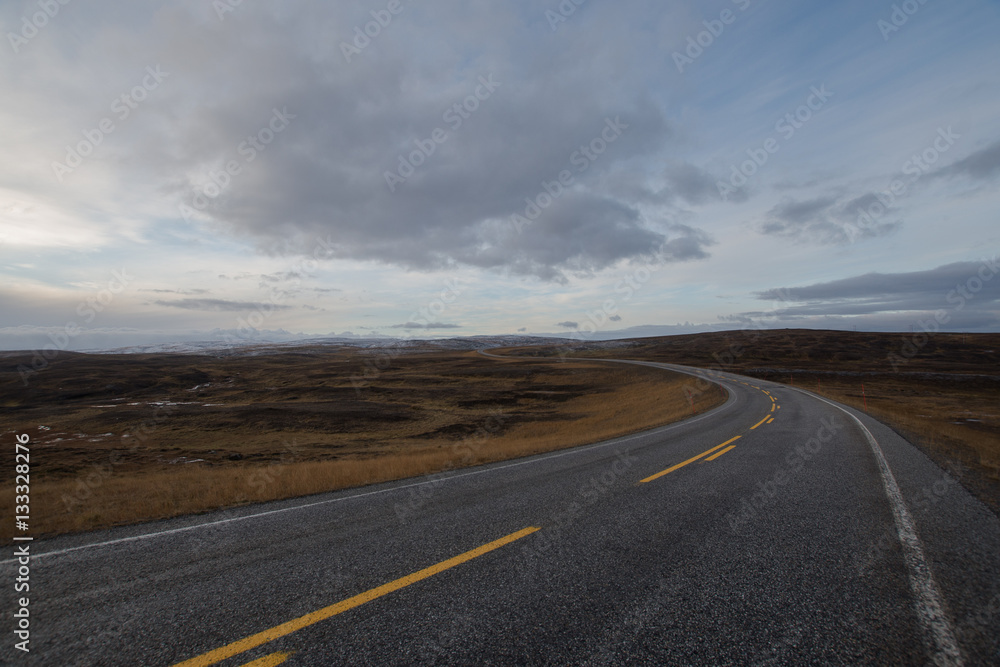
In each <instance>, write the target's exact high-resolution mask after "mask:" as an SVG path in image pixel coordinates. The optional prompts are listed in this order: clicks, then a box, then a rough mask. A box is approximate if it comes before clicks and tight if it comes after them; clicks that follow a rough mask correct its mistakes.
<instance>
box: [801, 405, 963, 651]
mask: <svg viewBox="0 0 1000 667" xmlns="http://www.w3.org/2000/svg"><path fill="white" fill-rule="evenodd" d="M789 389H794V390H795V391H798V392H800V393H803V394H806V395H807V396H811V397H812V398H815V399H817V400H820V401H823V402H824V403H826V404H828V405H832V406H833V407H835V408H837V409H838V410H840V411H841V412H843V413H844V414H846V415H847V416H849V417H850V418H851V419H853V420H854V421H855V422H856V423H857V425H858V426H860V427H861V430H862V431H863V432H864V434H865V437H866V438H867V439H868V444H869V445H870V446H871V450H872V452H873V453H874V454H875V460H876V461H877V462H878V467H879V472H880V473H881V475H882V484H883V486H885V494H886V496H888V498H889V504H890V505H891V507H892V514H893V517H894V518H895V520H896V531H897V533H898V534H899V542H900V544H902V546H903V557H904V559H905V560H906V567H907V574H908V575H909V579H910V587H911V588H912V589H913V592H914V594H915V595H916V598H917V599H916V600H915V601H914V602H915V604H916V611H917V616H918V617H919V619H920V624H921V625H922V626H923V627H924V631H925V632H926V633H928V634H930V635H931V638H932V640H933V642H932V643H931V647H930V648H931V652H932V653H933V656H932V658H933V660H934V663H935V664H937V665H956V666H957V665H962V664H964V663H963V661H962V652H961V650H960V649H959V647H958V642H957V641H956V640H955V633H954V631H953V630H952V629H951V625H950V624H949V623H948V617H947V616H946V615H945V613H944V604H943V602H942V600H941V593H940V592H939V591H938V587H937V584H936V583H935V582H934V575H933V573H932V572H931V568H930V566H929V565H928V563H927V557H926V556H925V555H924V550H923V547H922V546H921V544H920V538H919V537H918V536H917V528H916V523H915V522H914V520H913V516H912V515H911V514H910V511H909V510H908V509H907V508H906V503H905V502H904V501H903V494H902V493H901V492H900V490H899V485H898V484H896V478H895V477H894V476H893V474H892V470H890V469H889V462H888V461H886V459H885V454H884V453H883V452H882V448H881V447H880V446H879V444H878V441H877V440H876V439H875V436H873V435H872V433H871V431H869V430H868V427H866V426H865V425H864V424H863V423H862V422H861V420H860V419H858V418H857V417H856V416H855V415H854V414H853V413H851V412H850V411H848V410H847V409H845V408H843V407H841V406H839V405H837V404H836V403H834V402H832V401H828V400H827V399H825V398H822V397H820V396H817V395H815V394H813V393H812V392H808V391H803V390H802V389H799V388H797V387H789Z"/></svg>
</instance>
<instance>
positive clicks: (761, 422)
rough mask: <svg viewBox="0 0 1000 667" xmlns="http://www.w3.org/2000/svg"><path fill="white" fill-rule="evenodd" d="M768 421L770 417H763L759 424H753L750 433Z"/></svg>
mask: <svg viewBox="0 0 1000 667" xmlns="http://www.w3.org/2000/svg"><path fill="white" fill-rule="evenodd" d="M768 419H770V415H768V416H767V417H764V418H763V419H761V420H760V421H759V422H757V423H756V424H754V425H753V426H751V427H750V430H751V431H752V430H754V429H755V428H757V427H758V426H760V425H761V424H763V423H764V422H766V421H767V420H768Z"/></svg>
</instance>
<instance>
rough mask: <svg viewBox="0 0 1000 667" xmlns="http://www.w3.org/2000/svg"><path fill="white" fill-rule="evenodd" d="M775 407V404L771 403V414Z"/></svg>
mask: <svg viewBox="0 0 1000 667" xmlns="http://www.w3.org/2000/svg"><path fill="white" fill-rule="evenodd" d="M777 405H778V404H777V403H771V412H774V408H776V407H777Z"/></svg>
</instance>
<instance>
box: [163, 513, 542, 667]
mask: <svg viewBox="0 0 1000 667" xmlns="http://www.w3.org/2000/svg"><path fill="white" fill-rule="evenodd" d="M539 530H541V527H540V526H530V527H528V528H524V529H523V530H519V531H517V532H516V533H511V534H510V535H507V536H506V537H501V538H500V539H499V540H494V541H493V542H490V543H489V544H484V545H482V546H481V547H476V548H475V549H472V550H471V551H466V552H465V553H464V554H459V555H458V556H455V557H454V558H449V559H448V560H445V561H441V562H440V563H438V564H437V565H431V566H430V567H427V568H424V569H423V570H420V571H419V572H414V573H413V574H408V575H406V576H405V577H400V578H399V579H396V580H395V581H390V582H389V583H387V584H382V585H381V586H379V587H377V588H373V589H371V590H370V591H365V592H364V593H359V594H358V595H355V596H354V597H350V598H347V599H346V600H343V601H341V602H338V603H336V604H332V605H330V606H329V607H324V608H322V609H319V610H317V611H314V612H311V613H308V614H306V615H305V616H300V617H299V618H296V619H293V620H291V621H288V622H286V623H282V624H281V625H276V626H275V627H273V628H271V629H270V630H264V631H263V632H258V633H257V634H255V635H250V636H249V637H246V638H245V639H241V640H239V641H235V642H233V643H232V644H227V645H226V646H223V647H221V648H217V649H215V650H214V651H209V652H208V653H204V654H202V655H199V656H197V657H195V658H191V659H190V660H185V661H184V662H179V663H177V664H176V665H175V666H174V667H205V666H206V665H214V664H216V663H218V662H222V661H223V660H225V659H227V658H231V657H233V656H234V655H239V654H240V653H243V652H245V651H249V650H250V649H252V648H257V647H258V646H261V645H263V644H266V643H268V642H271V641H274V640H275V639H279V638H281V637H284V636H285V635H290V634H291V633H293V632H295V631H296V630H301V629H302V628H305V627H308V626H310V625H313V624H315V623H319V622H320V621H325V620H326V619H328V618H330V617H331V616H336V615H337V614H342V613H343V612H345V611H347V610H349V609H354V608H355V607H358V606H361V605H363V604H364V603H366V602H371V601H372V600H374V599H376V598H380V597H382V596H383V595H387V594H389V593H392V592H393V591H398V590H399V589H400V588H405V587H406V586H409V585H410V584H415V583H417V582H418V581H422V580H423V579H427V578H428V577H433V576H434V575H435V574H438V573H439V572H444V571H445V570H448V569H451V568H453V567H455V566H456V565H461V564H462V563H466V562H468V561H470V560H472V559H473V558H478V557H479V556H482V555H483V554H486V553H489V552H490V551H493V550H494V549H499V548H500V547H502V546H506V545H508V544H510V543H511V542H515V541H517V540H519V539H521V538H522V537H527V536H528V535H531V534H532V533H534V532H536V531H539ZM287 655H288V654H274V655H273V656H266V657H265V658H262V659H261V660H265V659H266V658H272V660H271V661H269V662H258V661H254V662H255V663H256V664H257V665H263V664H267V665H275V664H280V662H284V658H286V657H287ZM274 659H279V660H280V662H274V661H273V660H274ZM250 664H251V665H253V664H254V663H250Z"/></svg>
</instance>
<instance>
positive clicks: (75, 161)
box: [0, 0, 1000, 349]
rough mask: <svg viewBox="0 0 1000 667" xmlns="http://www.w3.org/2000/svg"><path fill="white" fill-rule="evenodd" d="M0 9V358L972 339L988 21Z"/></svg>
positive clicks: (706, 11) (824, 14) (679, 6)
mask: <svg viewBox="0 0 1000 667" xmlns="http://www.w3.org/2000/svg"><path fill="white" fill-rule="evenodd" d="M63 1H65V0H63ZM580 1H581V0H576V2H580ZM0 22H2V28H3V33H4V43H3V44H2V45H0V53H2V55H0V99H2V100H3V101H2V103H0V146H2V148H3V156H4V159H3V161H2V163H0V274H2V284H0V347H5V348H8V349H10V348H23V347H30V346H33V345H35V344H36V342H37V341H44V340H45V336H49V340H53V339H52V338H51V336H52V335H54V336H55V338H56V339H64V338H63V336H62V334H63V333H66V332H67V331H69V336H68V338H65V339H64V340H66V342H65V343H64V344H65V346H66V347H73V348H79V347H81V346H82V347H87V345H82V342H83V341H89V342H91V343H93V342H94V341H97V340H99V341H100V342H101V344H105V343H106V344H108V345H111V344H113V343H121V344H131V343H133V342H137V341H141V340H153V339H157V340H181V339H185V340H190V339H191V338H198V337H206V336H209V335H210V334H209V332H212V331H213V330H229V331H241V332H242V334H241V335H247V336H252V335H254V334H253V331H255V330H261V331H265V332H273V331H287V332H291V333H292V334H298V333H304V334H309V335H315V334H330V333H342V332H348V331H349V332H353V333H354V334H357V335H364V336H367V335H372V334H376V333H378V334H383V335H399V336H416V335H423V336H441V335H471V334H504V333H518V332H521V333H540V332H563V333H573V332H583V333H584V334H586V335H589V336H594V337H600V336H603V335H606V334H607V333H608V332H610V331H617V330H623V329H627V328H629V327H639V326H644V325H657V326H660V327H661V329H659V330H661V331H663V332H670V331H677V332H683V331H693V330H709V329H719V328H738V327H740V326H745V325H746V324H747V323H757V324H763V325H765V326H773V327H786V326H790V327H811V328H836V329H853V328H855V327H856V328H858V329H859V330H899V331H908V330H911V329H914V328H917V327H920V326H921V323H926V322H928V321H929V318H933V317H934V316H935V315H937V316H938V321H939V322H940V326H941V327H942V328H945V329H952V330H963V331H964V330H968V331H1000V277H997V278H995V279H994V276H995V274H996V273H997V272H998V271H1000V268H998V267H997V266H996V264H995V258H996V257H997V255H998V253H997V249H998V246H1000V231H998V230H1000V225H998V224H997V222H998V212H1000V68H998V67H997V65H998V64H1000V40H998V39H997V35H998V34H1000V5H998V3H996V2H988V1H986V0H950V1H949V2H927V3H923V4H921V3H920V2H917V0H908V2H897V3H895V4H894V3H892V2H884V3H883V2H873V1H872V0H842V1H840V2H836V3H816V2H806V1H804V0H800V1H793V0H769V1H767V2H763V1H761V0H715V1H711V2H708V1H705V2H695V1H687V2H663V1H662V0H648V1H643V0H616V1H615V2H607V1H601V0H588V1H585V2H582V3H581V4H579V5H577V4H575V3H574V2H573V1H572V0H563V2H561V3H560V2H558V1H557V0H551V1H549V2H495V1H491V2H484V1H477V0H473V1H471V2H470V1H468V0H462V1H458V0H454V1H452V0H443V1H437V0H421V1H420V2H412V1H410V0H399V1H398V2H397V1H396V0H393V1H389V0H372V1H368V0H360V1H354V2H336V3H333V2H320V1H315V2H308V1H305V0H303V1H282V2H253V3H251V2H241V3H238V2H236V0H216V2H214V3H213V2H208V1H207V0H189V1H180V0H177V1H170V2H154V1H149V2H141V3H121V2H102V1H100V0H88V1H86V2H84V1H83V0H73V1H69V2H67V4H65V5H63V4H60V3H59V2H55V1H54V0H53V1H52V2H46V1H45V0H38V1H36V2H20V1H14V0H8V1H6V2H4V3H2V4H0ZM77 327H79V330H80V331H82V332H83V333H78V330H77ZM644 331H652V329H644ZM214 335H218V332H217V331H216V334H214ZM39 344H40V343H39Z"/></svg>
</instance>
